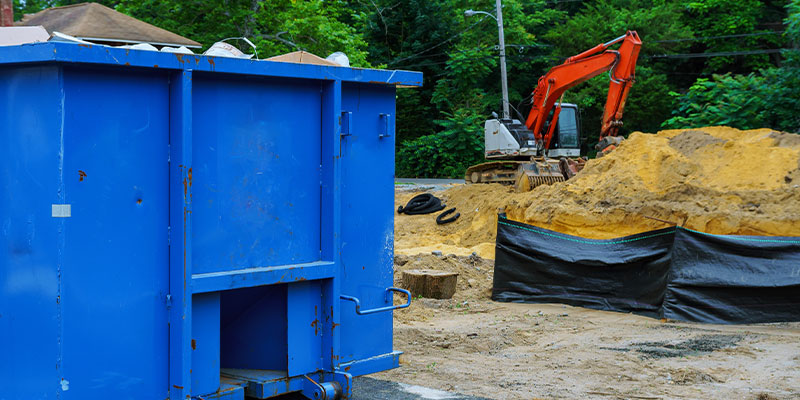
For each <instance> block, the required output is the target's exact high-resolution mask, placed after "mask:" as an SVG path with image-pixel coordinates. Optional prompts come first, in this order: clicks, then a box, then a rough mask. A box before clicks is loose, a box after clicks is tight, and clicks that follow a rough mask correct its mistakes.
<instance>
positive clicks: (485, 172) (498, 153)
mask: <svg viewBox="0 0 800 400" xmlns="http://www.w3.org/2000/svg"><path fill="white" fill-rule="evenodd" d="M560 106H561V115H560V117H559V119H558V121H557V122H556V124H557V125H556V127H555V129H554V135H553V140H551V141H550V148H549V149H544V148H543V143H542V142H541V141H537V140H536V137H535V135H534V134H533V132H531V131H530V130H529V129H528V128H527V127H526V126H525V124H523V123H521V122H520V121H518V120H515V119H500V118H496V117H495V118H492V119H490V120H487V121H486V123H485V125H484V144H485V145H486V153H485V156H486V159H487V160H490V162H486V163H483V164H478V165H473V166H472V167H470V168H468V169H467V172H466V176H465V181H466V182H467V183H501V184H506V185H516V186H517V188H518V189H519V190H520V191H527V190H529V187H535V186H538V185H541V184H550V183H554V182H561V181H564V180H566V179H568V178H569V177H570V176H571V175H570V174H568V172H567V173H565V170H564V168H565V167H567V166H566V165H562V164H564V163H563V162H562V160H563V159H566V158H576V157H580V153H581V135H580V117H579V115H580V114H579V113H578V106H577V105H575V104H567V103H564V104H561V105H560ZM546 128H549V127H546ZM573 169H574V168H573ZM572 175H574V174H572ZM521 178H524V179H521Z"/></svg>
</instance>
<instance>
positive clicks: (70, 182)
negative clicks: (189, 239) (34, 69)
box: [62, 67, 169, 399]
mask: <svg viewBox="0 0 800 400" xmlns="http://www.w3.org/2000/svg"><path fill="white" fill-rule="evenodd" d="M64 93H65V95H64V111H65V112H64V140H63V154H64V163H63V176H64V184H63V185H64V193H65V200H66V203H67V204H70V205H71V215H70V217H68V218H63V221H64V236H65V245H64V252H63V256H64V263H63V264H64V265H63V268H62V308H63V323H62V326H63V328H62V330H63V374H64V375H63V377H64V379H65V380H66V381H68V382H69V386H68V388H69V390H68V391H64V393H63V394H62V399H97V398H104V397H106V398H111V397H113V398H118V399H122V398H131V399H134V398H136V399H141V398H151V399H160V398H165V397H166V396H167V390H168V383H167V375H168V344H169V343H168V332H169V331H168V325H167V308H166V301H165V300H166V295H167V293H168V284H169V281H168V261H169V260H168V256H169V254H168V242H167V240H168V238H167V236H168V232H167V225H168V221H169V215H168V200H169V197H168V174H169V170H168V163H167V155H168V146H167V144H168V131H169V104H168V99H169V87H168V82H167V77H166V75H164V74H161V73H155V72H153V71H148V72H147V73H144V72H141V73H137V72H127V71H120V70H118V69H117V70H106V69H96V70H95V69H89V68H81V69H72V68H68V67H64Z"/></svg>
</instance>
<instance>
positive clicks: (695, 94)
mask: <svg viewBox="0 0 800 400" xmlns="http://www.w3.org/2000/svg"><path fill="white" fill-rule="evenodd" d="M786 8H787V11H788V16H787V17H786V19H785V23H786V36H787V38H788V39H789V40H792V41H795V42H796V41H797V40H798V38H800V29H798V21H800V1H798V0H793V1H792V2H791V3H789V4H788V5H787V6H786ZM784 57H785V61H784V63H783V64H782V65H781V66H780V67H771V68H765V69H762V70H760V71H758V72H754V73H750V74H747V75H741V74H739V75H731V74H725V75H714V76H713V77H712V78H711V79H707V78H701V79H698V80H697V82H695V84H694V85H692V86H691V87H690V88H689V90H688V91H687V92H686V93H684V94H682V95H681V94H677V93H674V94H673V96H674V97H675V107H674V110H673V111H672V115H673V116H672V118H670V119H668V120H667V121H665V122H664V124H663V126H664V127H668V128H691V127H700V126H708V125H730V126H733V127H735V128H739V129H752V128H763V127H768V128H773V129H780V130H784V131H790V132H800V114H798V113H797V110H799V109H800V92H798V91H797V89H796V88H798V87H800V51H798V50H797V49H796V48H795V49H793V50H789V51H786V52H784Z"/></svg>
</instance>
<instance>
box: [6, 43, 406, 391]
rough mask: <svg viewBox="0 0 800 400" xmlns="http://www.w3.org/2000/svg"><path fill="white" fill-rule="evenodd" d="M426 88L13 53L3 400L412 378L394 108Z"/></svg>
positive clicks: (352, 75)
mask: <svg viewBox="0 0 800 400" xmlns="http://www.w3.org/2000/svg"><path fill="white" fill-rule="evenodd" d="M421 80H422V76H421V74H420V73H415V72H408V71H381V70H368V69H357V68H345V67H330V66H319V65H307V64H291V63H280V62H269V61H251V60H242V59H233V58H221V57H216V58H215V57H205V56H191V55H181V54H168V53H159V52H148V51H136V50H124V49H116V48H109V47H104V46H86V45H78V44H72V43H38V44H32V45H23V46H13V47H0V188H1V189H2V196H0V237H2V252H1V253H0V400H18V399H24V400H29V399H79V400H90V399H109V398H114V399H137V400H141V399H165V398H166V399H187V398H196V399H243V398H244V396H245V395H247V396H252V397H255V398H269V397H272V396H276V395H280V394H284V393H288V392H300V393H302V394H303V395H305V396H306V397H308V398H312V399H314V398H316V399H332V398H334V397H340V398H344V399H346V398H349V397H350V393H351V390H350V383H351V382H352V377H353V376H358V375H363V374H368V373H372V372H376V371H381V370H385V369H389V368H394V367H396V366H397V365H398V357H399V352H397V351H393V350H392V312H391V310H392V309H393V308H395V307H402V306H403V305H406V304H408V303H407V302H408V301H410V300H408V299H406V297H405V296H407V293H406V294H405V296H404V295H403V294H402V293H401V294H397V293H396V292H398V291H400V292H402V290H400V289H395V288H392V282H393V279H392V267H393V264H392V255H393V196H394V191H393V187H394V185H393V179H394V176H393V174H394V134H395V132H394V118H395V92H396V89H397V88H398V87H405V86H419V85H420V84H421ZM395 298H396V299H397V301H396V303H397V304H400V305H398V306H395V305H393V304H394V303H395V301H394V300H395ZM401 299H402V301H401Z"/></svg>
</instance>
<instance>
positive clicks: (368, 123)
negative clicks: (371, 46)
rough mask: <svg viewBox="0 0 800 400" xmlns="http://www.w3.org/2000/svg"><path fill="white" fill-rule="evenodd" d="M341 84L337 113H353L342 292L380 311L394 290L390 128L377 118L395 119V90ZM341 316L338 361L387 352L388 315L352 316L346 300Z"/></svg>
mask: <svg viewBox="0 0 800 400" xmlns="http://www.w3.org/2000/svg"><path fill="white" fill-rule="evenodd" d="M342 86H343V88H342V111H343V112H352V128H351V132H349V133H350V136H346V137H345V138H344V139H343V140H342V143H341V151H342V158H341V160H342V161H341V162H342V222H341V229H342V243H341V246H342V278H343V279H342V293H343V294H346V295H350V296H356V297H358V298H359V299H360V300H361V307H362V308H363V309H371V308H376V307H384V306H386V305H389V304H390V303H387V302H386V296H385V289H386V288H388V287H390V286H393V274H392V270H393V262H394V261H393V254H394V219H393V215H394V211H393V209H394V134H393V132H391V130H392V129H391V127H393V126H394V124H393V123H391V124H390V125H391V127H390V132H384V131H383V130H384V129H386V122H387V121H385V118H387V117H385V116H383V117H382V116H381V114H384V115H390V116H391V117H393V116H394V113H395V109H394V100H395V88H393V87H386V86H379V85H368V84H349V83H345V84H343V85H342ZM391 117H389V118H391ZM389 122H392V121H389ZM386 133H389V134H390V135H389V136H387V137H380V135H381V134H386ZM341 316H342V339H341V340H342V344H341V351H342V360H341V361H342V362H348V361H354V360H363V359H366V358H370V357H375V356H379V355H383V354H388V353H391V352H392V313H391V312H381V313H376V314H370V315H356V313H355V311H354V307H353V303H351V302H346V303H342V311H341Z"/></svg>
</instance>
